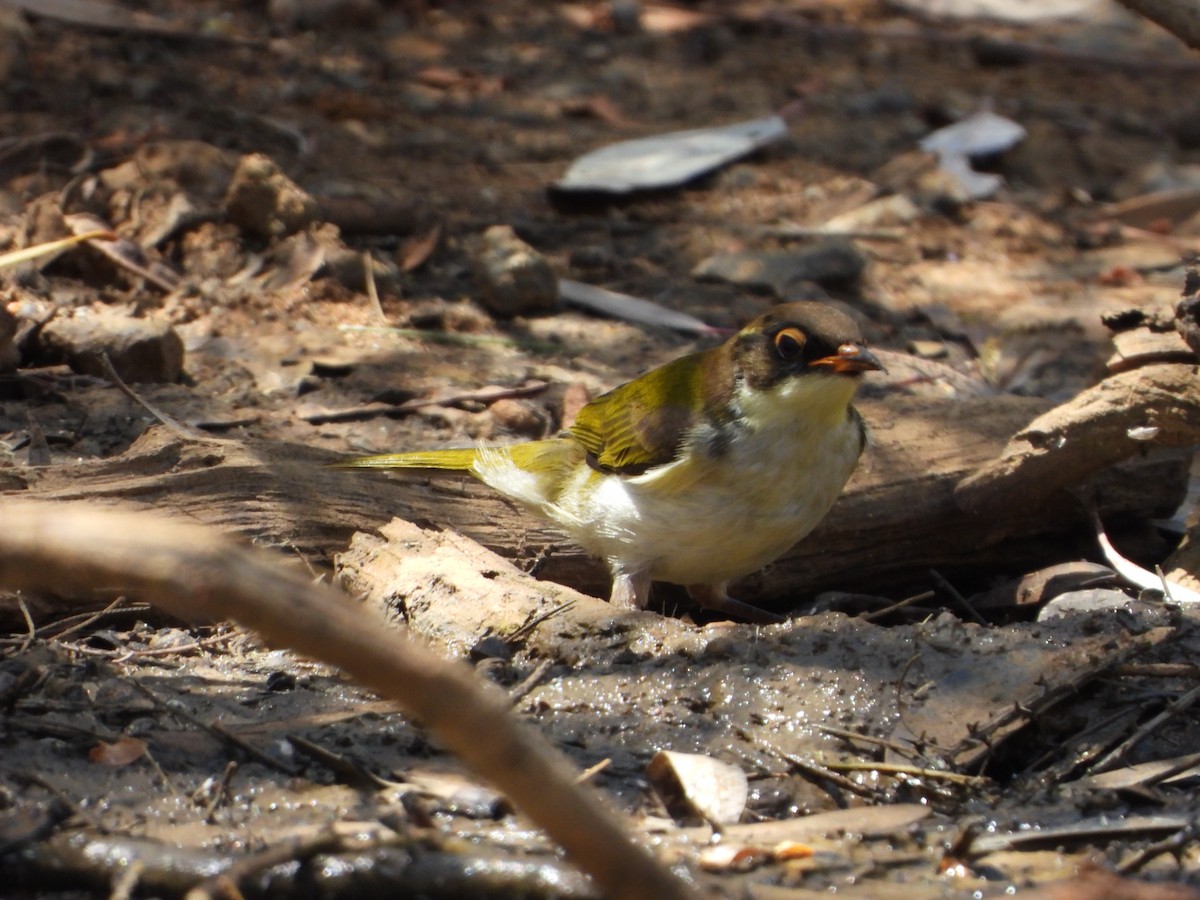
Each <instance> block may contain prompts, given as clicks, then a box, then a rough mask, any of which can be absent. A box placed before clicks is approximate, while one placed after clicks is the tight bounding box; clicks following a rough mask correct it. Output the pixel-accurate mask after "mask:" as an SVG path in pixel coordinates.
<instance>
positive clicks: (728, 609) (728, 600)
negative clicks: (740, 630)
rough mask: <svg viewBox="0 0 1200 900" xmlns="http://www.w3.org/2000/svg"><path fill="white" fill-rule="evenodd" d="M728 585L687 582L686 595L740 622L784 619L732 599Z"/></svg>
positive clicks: (764, 623) (763, 622)
mask: <svg viewBox="0 0 1200 900" xmlns="http://www.w3.org/2000/svg"><path fill="white" fill-rule="evenodd" d="M728 586H729V583H728V582H725V581H718V582H715V583H713V584H689V585H688V586H687V592H688V596H690V597H691V598H692V599H693V600H695V601H696V602H697V603H699V604H700V605H701V606H702V607H704V608H705V609H711V610H712V611H713V612H719V613H725V614H726V615H728V616H730V617H732V618H734V619H738V620H739V621H742V622H750V623H752V624H754V625H774V624H775V623H777V622H783V621H784V618H783V617H782V616H777V615H775V613H773V612H767V611H766V610H765V609H759V608H758V607H757V606H751V605H750V604H749V603H743V602H742V601H741V600H735V599H733V598H732V597H730V596H729V594H728V593H726V590H725V589H726V588H727V587H728ZM614 589H615V587H614Z"/></svg>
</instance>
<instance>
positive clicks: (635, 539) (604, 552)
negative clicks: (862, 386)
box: [560, 421, 861, 584]
mask: <svg viewBox="0 0 1200 900" xmlns="http://www.w3.org/2000/svg"><path fill="white" fill-rule="evenodd" d="M860 448H861V434H860V432H859V430H858V427H857V424H853V423H851V422H849V421H848V422H847V423H846V427H845V428H835V429H832V430H831V433H829V434H828V435H827V436H826V437H825V438H824V439H822V440H814V441H805V442H800V444H799V445H797V442H796V440H795V435H790V436H789V440H787V441H777V442H770V441H766V442H764V441H757V442H747V444H746V445H744V446H742V445H735V446H734V447H732V448H731V449H730V450H729V452H728V454H727V455H725V456H723V457H721V458H720V459H719V460H716V461H709V460H704V459H700V458H697V459H686V458H685V459H683V460H680V461H677V462H676V463H673V464H671V466H668V467H664V470H661V471H652V472H650V473H647V474H646V475H644V476H637V477H634V478H623V477H620V476H616V475H598V474H597V473H595V472H591V473H588V476H586V477H590V479H591V482H590V484H589V485H588V487H587V488H585V489H583V490H581V491H579V492H578V494H577V496H581V497H582V496H586V497H587V499H588V502H587V503H584V504H580V505H578V507H577V508H575V509H570V510H568V512H569V513H570V514H569V515H568V516H567V517H566V519H565V521H564V520H560V524H563V525H564V527H566V528H567V530H568V531H569V532H570V533H571V535H572V537H573V538H574V539H575V540H576V541H577V542H579V543H580V544H581V545H582V546H583V547H584V548H585V549H587V550H588V551H589V552H591V553H593V554H595V555H597V556H600V557H603V558H605V559H607V560H608V561H609V563H610V565H611V566H612V567H613V569H614V571H617V572H620V571H624V572H630V573H633V572H649V574H650V576H651V577H652V578H653V579H655V580H659V581H670V582H675V583H679V584H693V583H713V582H722V581H728V580H732V579H734V578H738V577H741V576H743V575H747V574H749V573H751V572H754V571H756V570H757V569H760V568H762V567H763V566H765V565H766V564H767V563H769V562H771V561H772V560H774V559H777V558H778V557H779V556H781V555H782V554H783V553H785V552H786V551H787V550H788V549H789V548H790V547H791V546H792V545H793V544H795V543H796V542H797V541H799V540H800V539H801V538H803V537H804V536H805V535H807V534H808V533H809V532H810V531H812V529H813V528H815V527H816V526H817V524H818V523H819V522H820V521H821V519H823V518H824V517H825V514H826V513H827V512H828V511H829V509H830V507H831V506H833V503H834V501H835V500H836V499H837V496H838V494H839V493H840V492H841V490H842V487H843V486H844V485H845V483H846V480H847V479H848V478H849V477H850V473H851V471H853V469H854V465H855V463H856V462H857V460H858V455H859V450H860ZM672 467H678V468H675V469H673V470H672ZM581 487H583V486H582V485H581ZM564 500H565V501H566V503H567V504H569V503H570V501H569V500H566V498H565V497H564Z"/></svg>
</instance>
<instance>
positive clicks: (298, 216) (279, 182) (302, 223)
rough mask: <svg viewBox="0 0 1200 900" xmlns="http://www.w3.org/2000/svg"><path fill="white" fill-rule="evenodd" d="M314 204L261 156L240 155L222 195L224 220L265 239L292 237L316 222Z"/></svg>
mask: <svg viewBox="0 0 1200 900" xmlns="http://www.w3.org/2000/svg"><path fill="white" fill-rule="evenodd" d="M317 214H318V211H317V202H316V201H315V200H314V199H313V198H312V197H310V196H309V195H308V194H307V193H306V192H305V191H304V190H303V189H302V188H301V187H300V186H299V185H297V184H296V183H295V182H294V181H292V180H291V179H290V178H288V177H287V175H285V174H284V173H283V172H282V170H280V168H279V167H278V166H277V165H275V163H274V161H272V160H271V159H270V158H269V157H267V156H264V155H262V154H261V153H251V154H249V155H248V156H243V157H242V158H241V161H240V162H239V163H238V167H237V170H236V171H235V172H234V173H233V179H232V180H231V181H230V183H229V190H228V191H227V192H226V194H225V217H226V218H227V219H228V220H229V221H230V222H232V223H233V224H234V225H236V226H237V227H238V228H240V229H241V230H242V231H243V232H245V233H246V234H250V235H254V236H255V237H259V238H263V239H265V240H272V239H275V238H281V237H286V236H287V235H289V234H295V233H296V232H297V231H301V230H303V229H305V228H307V227H308V226H310V225H312V224H313V223H314V222H315V221H316V220H317Z"/></svg>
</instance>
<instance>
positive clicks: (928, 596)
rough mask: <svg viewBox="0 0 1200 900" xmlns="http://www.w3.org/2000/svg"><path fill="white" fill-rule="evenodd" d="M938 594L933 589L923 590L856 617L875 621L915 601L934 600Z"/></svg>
mask: <svg viewBox="0 0 1200 900" xmlns="http://www.w3.org/2000/svg"><path fill="white" fill-rule="evenodd" d="M935 596H936V594H935V592H933V591H922V592H921V593H919V594H913V595H912V596H911V597H905V598H904V599H903V600H898V601H897V602H895V603H893V604H891V605H890V606H885V607H883V609H876V610H873V611H871V612H869V613H863V614H862V615H860V616H856V618H859V619H862V620H863V621H864V622H874V621H875V620H876V619H882V618H883V617H884V616H886V615H888V614H889V613H894V612H895V611H896V610H898V609H904V607H906V606H912V605H913V604H914V603H922V602H924V601H925V600H932V599H933V598H934V597H935Z"/></svg>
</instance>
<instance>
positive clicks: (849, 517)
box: [0, 366, 1200, 599]
mask: <svg viewBox="0 0 1200 900" xmlns="http://www.w3.org/2000/svg"><path fill="white" fill-rule="evenodd" d="M1149 368H1150V369H1156V370H1157V369H1171V368H1176V369H1180V370H1184V369H1186V370H1187V371H1188V372H1190V368H1189V367H1185V366H1176V367H1164V366H1157V367H1149ZM1138 371H1146V370H1138ZM1136 375H1137V372H1133V373H1124V374H1123V375H1121V376H1114V378H1131V377H1133V376H1136ZM1110 380H1111V379H1110ZM1106 383H1107V382H1106ZM1172 383H1176V384H1180V385H1183V384H1185V382H1184V381H1182V380H1180V379H1179V378H1176V379H1175V380H1174V381H1173V382H1172ZM1129 389H1130V388H1129V384H1125V385H1124V394H1122V396H1127V395H1128V394H1129ZM1176 402H1178V403H1183V404H1185V405H1187V404H1190V405H1191V407H1192V408H1200V402H1198V401H1197V398H1196V396H1195V390H1194V389H1193V391H1192V393H1191V394H1190V395H1185V396H1184V397H1183V398H1182V399H1177V401H1176ZM860 406H861V409H862V411H863V413H864V416H865V417H866V418H867V420H868V422H869V423H870V425H871V428H872V434H873V438H872V445H871V446H870V447H869V448H868V450H867V453H866V454H865V456H864V458H863V462H862V464H861V465H860V467H859V470H858V471H857V472H856V473H855V475H854V477H853V478H852V479H851V482H850V484H849V485H848V486H847V489H846V491H845V493H844V494H843V496H842V497H841V499H840V500H839V501H838V503H837V505H836V506H835V508H834V510H833V511H832V512H831V513H830V515H829V517H828V518H827V519H826V520H825V522H823V523H822V524H821V526H820V527H819V528H818V529H817V530H816V531H815V532H814V533H813V534H812V535H811V536H810V537H809V538H807V539H806V540H804V541H802V542H801V543H800V544H799V545H797V546H796V547H795V548H794V549H793V550H792V551H790V552H789V553H788V554H786V555H785V556H784V557H783V558H782V559H780V560H779V561H777V562H776V563H775V564H773V565H772V566H770V567H769V568H768V569H767V570H765V571H764V572H762V573H759V574H756V575H754V576H751V577H750V578H748V579H745V581H744V582H743V583H742V584H741V585H739V586H738V587H737V591H738V593H739V595H741V596H744V597H747V598H750V599H761V598H764V597H795V596H796V595H802V594H806V593H811V592H813V591H817V590H821V589H825V588H830V587H838V588H840V589H844V590H873V589H878V588H880V587H881V586H885V585H889V584H894V583H895V582H896V580H897V579H905V578H906V577H908V576H913V577H918V578H921V579H923V578H924V577H925V572H926V570H927V569H928V568H930V567H949V568H957V567H960V566H976V565H991V564H995V563H997V562H1003V563H1004V566H1005V568H1006V569H1012V568H1014V567H1018V568H1019V567H1020V566H1024V565H1026V564H1031V565H1033V564H1040V563H1043V562H1047V561H1057V560H1056V553H1055V551H1054V548H1053V547H1051V546H1048V545H1047V540H1048V539H1049V538H1053V537H1055V536H1063V535H1070V534H1072V533H1074V534H1075V535H1080V534H1084V533H1086V529H1087V528H1088V522H1087V519H1086V517H1085V516H1084V514H1083V511H1082V508H1081V506H1080V504H1079V502H1078V501H1077V500H1076V499H1075V498H1074V497H1073V496H1072V495H1071V494H1070V493H1069V492H1068V491H1066V490H1063V488H1064V487H1077V486H1078V484H1079V483H1080V482H1082V481H1083V480H1085V479H1086V478H1088V477H1090V476H1092V475H1093V474H1095V472H1094V469H1096V468H1098V467H1094V466H1088V465H1086V464H1081V463H1080V462H1079V459H1078V458H1074V461H1073V463H1072V466H1071V467H1070V468H1069V470H1068V472H1067V477H1066V478H1065V479H1064V477H1063V472H1062V471H1061V469H1060V468H1056V469H1055V470H1054V475H1055V481H1054V484H1053V489H1052V490H1046V491H1042V490H1036V489H1035V488H1036V485H1032V486H1031V485H1030V483H1029V481H1028V479H1024V480H1022V481H1021V491H1020V492H1019V493H1014V492H1012V491H1006V490H1004V489H1003V483H1002V482H1001V483H999V486H997V484H996V483H994V482H989V484H990V487H989V490H988V491H987V492H986V496H983V499H982V500H980V501H978V502H974V503H971V504H962V503H960V500H961V499H962V497H961V493H960V494H959V495H956V486H960V483H962V482H964V479H968V478H969V476H972V475H974V474H975V473H978V472H981V471H983V472H989V471H991V470H992V468H994V465H993V464H994V461H995V460H996V459H997V458H998V457H999V455H1000V453H1001V451H1002V449H1003V448H1004V446H1005V444H1006V442H1008V440H1009V438H1010V437H1011V436H1012V435H1014V434H1016V433H1017V432H1018V431H1019V430H1020V429H1022V428H1023V427H1024V426H1025V425H1026V424H1027V423H1029V422H1030V421H1031V420H1033V419H1034V418H1035V417H1036V416H1038V415H1039V414H1042V413H1045V412H1047V410H1048V409H1049V407H1050V404H1049V403H1048V402H1047V401H1045V400H1040V399H1031V398H1022V397H1011V396H992V397H978V398H971V399H967V400H931V399H930V398H927V397H922V398H918V397H902V396H893V397H888V398H885V400H871V401H864V402H863V403H862V404H860ZM1187 421H1188V423H1189V424H1190V423H1192V422H1194V421H1195V419H1194V417H1189V418H1188V419H1187ZM1076 436H1077V437H1078V441H1077V443H1079V444H1082V445H1084V446H1085V447H1086V444H1087V439H1086V432H1081V433H1078V434H1077V435H1076ZM1153 443H1154V442H1153V441H1150V442H1141V443H1139V444H1138V447H1137V449H1138V451H1139V453H1138V456H1137V457H1136V458H1134V459H1132V460H1130V461H1128V462H1127V463H1126V464H1125V466H1126V467H1125V468H1124V469H1122V470H1119V471H1116V470H1111V469H1108V470H1105V471H1102V472H1100V474H1099V475H1098V476H1097V479H1094V480H1093V481H1092V482H1091V483H1092V488H1091V490H1092V491H1093V492H1094V493H1095V496H1096V499H1097V501H1098V503H1099V507H1100V509H1101V512H1102V513H1103V514H1104V515H1106V516H1117V515H1126V516H1135V517H1139V518H1144V517H1147V516H1151V515H1157V514H1161V513H1163V512H1164V511H1168V510H1170V509H1173V508H1174V506H1175V505H1177V504H1178V502H1179V500H1180V498H1181V497H1182V495H1183V489H1184V485H1185V481H1186V468H1187V454H1186V453H1182V452H1178V451H1176V452H1163V451H1158V450H1155V449H1154V447H1153ZM1173 443H1175V444H1176V445H1178V443H1179V442H1178V440H1176V441H1173ZM335 458H336V455H335V454H333V453H331V452H329V451H325V450H320V449H315V448H312V447H308V446H305V445H301V444H290V443H282V442H267V441H246V442H238V441H230V440H216V439H214V440H197V439H190V438H186V437H181V436H179V435H178V434H176V433H175V432H172V431H171V430H168V429H167V428H162V427H158V428H153V429H151V430H150V431H148V432H147V433H146V434H145V435H143V436H142V438H140V439H139V440H138V441H137V442H135V443H134V444H133V445H132V446H131V447H130V448H129V449H128V450H127V451H126V452H124V453H122V454H121V455H119V456H116V457H113V458H110V459H105V460H98V461H95V460H93V461H87V462H82V463H80V464H78V465H72V466H55V467H43V468H26V469H17V468H10V469H4V470H0V496H4V495H20V496H23V497H26V498H29V499H40V500H70V501H90V502H92V503H95V504H97V505H101V506H106V507H114V508H123V509H135V510H136V509H155V510H159V511H161V512H165V513H169V514H173V515H177V516H181V517H184V518H187V519H190V520H192V521H198V522H203V523H206V524H211V525H215V526H217V527H219V528H221V529H223V530H225V531H229V532H235V533H239V534H242V535H244V536H246V537H248V538H250V539H251V540H252V541H254V542H256V543H260V544H266V545H270V546H278V547H283V548H287V549H290V550H292V551H293V552H295V553H297V554H298V555H299V556H301V557H303V558H304V559H306V560H308V561H309V562H311V563H315V564H318V565H321V564H325V563H328V562H329V561H330V560H331V559H332V557H333V556H334V554H336V553H337V552H339V551H341V550H342V549H344V548H345V546H346V545H347V543H348V542H349V539H350V537H351V535H352V534H353V533H354V532H356V531H360V530H377V529H379V528H380V527H381V526H382V525H383V524H384V523H386V522H387V521H389V520H390V519H391V518H393V517H400V518H403V519H406V520H408V521H411V522H415V523H418V524H420V525H424V526H436V527H443V528H450V529H453V530H456V531H459V532H461V533H463V534H465V535H467V536H469V537H471V538H473V539H474V540H476V541H478V542H479V543H481V544H483V545H484V546H486V547H488V548H489V549H492V550H495V551H496V552H498V553H500V554H501V555H502V556H505V557H508V558H512V559H517V560H524V561H525V562H526V563H527V564H528V565H531V566H532V565H535V564H536V570H537V574H538V576H539V577H540V578H544V579H549V580H553V581H557V582H560V583H562V584H566V585H570V586H572V587H575V588H577V589H579V590H583V591H585V592H588V593H593V594H596V595H597V596H606V595H607V591H608V578H607V573H606V572H605V570H604V568H603V566H602V565H601V564H600V563H599V562H597V561H595V560H592V559H589V558H588V557H587V556H586V555H584V554H583V552H582V551H580V550H579V549H578V548H576V547H575V546H574V545H572V544H570V543H569V542H568V541H566V540H565V539H564V538H563V537H562V536H561V535H559V534H558V533H557V532H556V531H554V530H553V529H552V528H551V527H549V526H548V525H546V524H545V523H543V522H540V521H538V520H536V519H533V518H531V517H529V516H528V515H526V514H525V513H523V512H522V511H521V510H519V509H517V508H516V507H514V506H513V505H512V504H511V503H509V502H508V501H507V500H505V499H503V498H502V497H499V496H498V495H496V494H495V493H493V492H492V491H491V490H489V489H488V488H487V487H485V486H484V485H482V484H479V483H477V482H475V481H474V480H473V479H470V478H461V477H460V478H455V477H450V478H446V477H430V476H427V475H425V474H424V473H416V474H403V473H396V474H388V475H383V474H381V473H378V472H348V471H342V470H335V469H327V468H324V467H323V466H324V465H325V464H326V463H328V462H331V461H333V460H334V459H335ZM1111 462H1112V460H1111V459H1110V458H1109V457H1108V456H1105V457H1104V460H1103V465H1105V466H1107V465H1109V464H1110V463H1111ZM1072 471H1073V472H1075V473H1077V475H1078V478H1076V479H1072V478H1071V477H1070V473H1071V472H1072ZM968 483H969V482H968ZM958 489H959V491H960V492H961V490H962V488H961V487H959V488H958ZM1033 497H1036V498H1037V500H1036V502H1032V501H1031V499H1030V498H1033ZM1058 557H1059V558H1061V552H1060V553H1059V554H1058ZM1072 558H1073V557H1072ZM1022 571H1023V569H1022Z"/></svg>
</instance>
